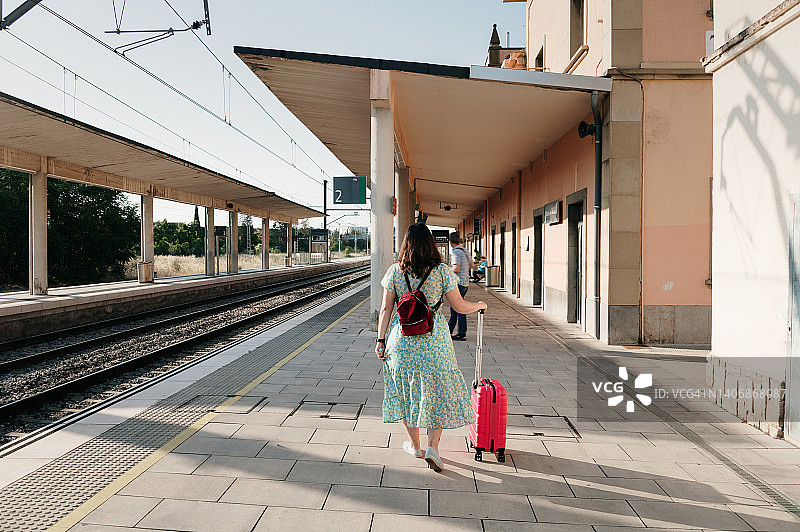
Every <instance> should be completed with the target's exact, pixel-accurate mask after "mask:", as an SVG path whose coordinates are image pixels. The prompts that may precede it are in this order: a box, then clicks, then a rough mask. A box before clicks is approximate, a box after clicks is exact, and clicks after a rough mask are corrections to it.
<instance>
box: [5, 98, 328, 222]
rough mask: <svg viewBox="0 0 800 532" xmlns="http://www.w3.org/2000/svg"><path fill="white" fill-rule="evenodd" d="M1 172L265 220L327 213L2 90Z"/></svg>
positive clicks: (298, 217) (290, 219)
mask: <svg viewBox="0 0 800 532" xmlns="http://www.w3.org/2000/svg"><path fill="white" fill-rule="evenodd" d="M0 167H5V168H12V169H16V170H22V171H24V172H39V171H41V170H43V169H46V171H47V173H48V175H50V176H53V177H58V178H62V179H67V180H70V181H78V182H81V183H86V184H91V185H98V186H102V187H107V188H113V189H116V190H121V191H124V192H130V193H133V194H150V195H152V196H154V197H157V198H163V199H169V200H174V201H179V202H183V203H189V204H193V205H200V206H204V207H214V208H216V209H221V210H228V211H238V212H241V213H243V214H249V215H251V216H255V217H260V218H269V219H271V220H277V221H282V222H296V220H298V219H301V218H314V217H318V216H322V215H323V214H322V213H321V212H319V211H316V210H314V209H310V208H308V207H306V206H304V205H300V204H298V203H295V202H293V201H290V200H288V199H285V198H282V197H280V196H278V195H277V194H275V193H274V192H269V191H266V190H263V189H261V188H258V187H256V186H253V185H250V184H247V183H243V182H241V181H238V180H236V179H233V178H231V177H229V176H226V175H224V174H221V173H219V172H215V171H213V170H209V169H208V168H204V167H202V166H199V165H197V164H195V163H192V162H189V161H187V160H184V159H181V158H179V157H176V156H174V155H170V154H168V153H166V152H163V151H160V150H157V149H155V148H153V147H150V146H146V145H144V144H141V143H139V142H137V141H135V140H131V139H128V138H125V137H122V136H120V135H117V134H114V133H111V132H108V131H104V130H102V129H100V128H97V127H94V126H92V125H90V124H87V123H85V122H81V121H79V120H75V119H73V118H70V117H67V116H64V115H61V114H59V113H56V112H54V111H51V110H48V109H45V108H43V107H39V106H37V105H34V104H32V103H30V102H26V101H24V100H21V99H19V98H16V97H14V96H11V95H9V94H5V93H2V92H0Z"/></svg>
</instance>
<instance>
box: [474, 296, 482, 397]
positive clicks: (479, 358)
mask: <svg viewBox="0 0 800 532" xmlns="http://www.w3.org/2000/svg"><path fill="white" fill-rule="evenodd" d="M483 312H484V311H483V309H481V310H479V311H478V327H477V330H478V339H477V342H476V343H477V347H476V348H475V380H474V381H473V383H472V386H473V387H474V388H476V389H477V387H478V386H480V383H481V367H482V366H483Z"/></svg>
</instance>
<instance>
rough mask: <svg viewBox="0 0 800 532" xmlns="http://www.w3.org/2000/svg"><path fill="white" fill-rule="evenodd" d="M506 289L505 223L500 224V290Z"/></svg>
mask: <svg viewBox="0 0 800 532" xmlns="http://www.w3.org/2000/svg"><path fill="white" fill-rule="evenodd" d="M505 287H506V223H505V222H503V223H501V224H500V288H505Z"/></svg>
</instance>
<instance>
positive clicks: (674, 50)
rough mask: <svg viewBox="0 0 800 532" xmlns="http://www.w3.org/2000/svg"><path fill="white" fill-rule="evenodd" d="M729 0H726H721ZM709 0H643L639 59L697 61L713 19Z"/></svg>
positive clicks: (704, 48)
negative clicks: (709, 11)
mask: <svg viewBox="0 0 800 532" xmlns="http://www.w3.org/2000/svg"><path fill="white" fill-rule="evenodd" d="M724 1H726V2H727V1H729V0H724ZM709 5H710V3H709V0H669V1H668V2H665V1H664V0H642V62H643V63H699V62H700V59H701V58H702V57H703V56H705V55H706V44H705V43H706V31H709V30H712V29H714V22H713V21H712V20H711V18H710V17H708V16H706V14H705V12H706V10H707V9H708V8H709Z"/></svg>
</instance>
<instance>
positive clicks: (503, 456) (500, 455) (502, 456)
mask: <svg viewBox="0 0 800 532" xmlns="http://www.w3.org/2000/svg"><path fill="white" fill-rule="evenodd" d="M497 461H498V462H505V461H506V451H505V449H500V450H498V451H497Z"/></svg>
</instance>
